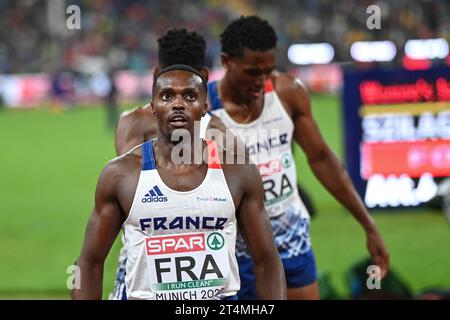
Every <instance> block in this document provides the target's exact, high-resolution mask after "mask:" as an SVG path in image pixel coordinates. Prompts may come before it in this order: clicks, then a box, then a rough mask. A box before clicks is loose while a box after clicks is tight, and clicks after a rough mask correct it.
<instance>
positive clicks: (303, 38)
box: [0, 0, 450, 299]
mask: <svg viewBox="0 0 450 320" xmlns="http://www.w3.org/2000/svg"><path fill="white" fill-rule="evenodd" d="M70 5H77V6H79V8H80V13H81V15H80V17H81V20H80V26H81V29H74V30H69V29H68V28H67V25H66V19H68V17H70V16H71V13H66V9H67V7H68V6H70ZM370 5H377V6H378V7H379V8H380V13H381V17H380V18H381V20H380V21H381V28H380V29H374V30H371V29H369V28H368V27H367V26H366V22H367V19H368V18H369V16H370V15H371V14H370V13H367V12H366V10H367V8H368V7H369V6H370ZM242 14H245V15H248V14H258V15H260V16H262V17H263V18H265V19H267V20H269V22H270V23H271V24H272V25H273V26H274V27H275V29H276V31H277V33H278V37H279V45H278V53H277V54H278V56H277V59H278V61H277V62H278V69H280V70H282V71H286V72H290V73H292V74H293V75H295V76H297V77H299V78H301V79H302V80H303V81H304V83H305V84H306V85H307V87H308V88H309V90H310V92H311V98H312V105H313V112H314V115H315V117H316V119H317V121H318V124H319V126H320V128H321V130H322V132H323V135H324V136H325V139H326V140H327V142H328V143H329V144H330V146H331V147H332V149H333V150H334V151H335V152H336V153H337V155H338V156H339V157H340V158H341V159H342V160H343V161H344V163H345V164H346V165H347V166H348V169H349V171H350V172H351V173H352V178H354V181H355V183H356V184H357V186H358V190H359V191H360V193H361V195H362V197H363V198H364V197H365V192H366V187H367V184H368V180H370V178H371V177H373V176H376V177H381V179H384V178H386V179H387V180H386V181H387V182H385V181H384V180H382V181H383V183H386V184H382V187H381V188H380V187H379V188H378V189H374V190H379V191H380V190H381V191H382V190H383V189H384V187H383V186H385V187H386V189H385V190H388V191H390V192H389V193H390V194H391V195H392V194H394V195H397V193H398V194H399V195H398V196H397V198H396V199H393V198H392V197H389V196H388V195H387V196H386V197H387V198H386V199H381V198H378V200H375V202H374V201H372V202H371V201H369V200H370V199H369V200H367V199H365V200H366V204H368V206H369V207H373V210H371V212H373V216H374V218H375V220H376V222H377V224H378V225H379V228H380V230H381V232H382V235H383V236H384V238H385V241H386V244H387V246H388V248H389V250H390V253H391V263H392V271H393V272H392V274H391V275H392V276H391V278H390V279H389V280H387V281H386V282H383V285H384V283H385V284H386V285H385V286H384V287H383V288H384V289H383V290H384V291H383V292H384V293H385V295H384V296H383V295H379V296H378V297H397V298H398V297H402V298H412V297H416V298H418V297H420V298H430V299H431V298H437V297H438V296H440V297H442V296H444V295H445V294H447V297H448V295H449V291H450V272H449V271H450V232H449V224H448V223H449V221H450V218H446V211H447V212H448V210H447V209H448V207H449V206H450V200H449V199H450V196H448V193H450V192H447V190H448V188H446V182H447V181H448V180H446V178H447V177H448V176H450V151H448V150H449V149H450V139H449V138H450V130H447V131H446V129H447V122H448V123H449V124H450V121H447V120H446V119H447V113H446V111H447V112H448V111H449V110H450V71H449V70H450V56H449V45H448V41H449V40H450V33H449V30H450V4H449V2H448V1H444V0H442V1H439V0H429V1H417V0H414V1H406V0H399V1H394V0H384V1H357V0H342V1H331V0H305V1H288V0H278V1H276V2H275V1H274V2H269V1H262V0H246V1H237V0H236V1H234V0H227V1H223V0H195V1H175V0H165V1H156V0H150V1H137V0H133V1H118V0H117V1H116V0H102V1H100V0H98V1H94V0H79V1H62V0H48V1H41V0H19V1H8V0H0V29H1V30H2V31H1V32H0V141H1V146H2V154H1V156H0V255H1V259H0V298H1V299H11V298H13V299H14V298H26V299H53V298H55V299H67V298H68V294H69V291H68V289H67V288H66V281H67V278H68V277H69V274H68V273H66V270H67V268H68V266H70V265H71V264H73V262H74V261H75V259H76V258H77V256H78V254H79V252H80V249H81V245H82V240H83V235H84V228H85V225H86V222H87V218H88V216H89V214H90V212H91V209H92V205H93V195H94V188H95V184H96V181H97V178H98V175H99V173H100V171H101V169H102V167H103V166H104V165H105V163H106V162H107V161H108V160H109V159H110V158H112V157H114V137H113V124H114V121H115V119H116V117H117V115H118V113H119V112H120V111H122V110H126V109H129V108H131V107H134V106H139V105H142V104H144V103H146V102H147V101H148V100H149V97H150V95H151V85H152V77H151V75H152V67H153V66H154V65H155V63H156V59H157V57H156V39H157V38H158V37H159V36H160V35H161V34H163V33H164V32H165V31H166V30H167V29H169V28H174V27H186V28H188V29H189V30H198V31H200V33H201V34H202V35H203V36H204V37H205V39H206V40H207V44H208V49H207V63H208V67H209V68H210V69H211V70H212V77H213V78H219V77H220V76H221V74H222V72H223V71H222V70H221V68H220V60H219V54H220V45H219V42H218V35H219V34H220V32H221V31H222V30H223V29H224V27H225V26H226V25H227V24H228V23H229V22H230V21H231V20H232V19H234V18H236V17H238V16H239V15H242ZM418 40H422V41H418ZM423 40H427V41H423ZM374 70H375V72H378V73H379V72H381V73H382V72H383V70H395V71H393V73H392V74H391V73H387V76H386V75H384V76H383V73H382V74H381V75H380V74H378V75H377V76H376V77H375V78H376V81H379V84H380V85H385V87H383V88H387V87H388V86H390V85H394V84H414V83H416V80H417V79H419V80H420V79H422V78H423V79H425V80H426V81H429V82H430V83H433V89H436V90H438V86H437V85H435V86H434V82H435V81H436V83H437V81H441V82H439V83H440V84H441V85H440V87H439V88H440V89H439V90H440V91H438V92H437V94H436V97H435V99H434V100H433V99H431V100H424V99H422V100H420V99H419V100H417V101H412V102H415V105H414V106H413V105H411V108H416V109H417V104H420V103H422V102H427V103H428V104H427V105H426V107H425V108H422V107H423V106H419V109H420V110H419V111H417V110H416V109H414V110H416V111H414V112H412V111H411V114H408V108H409V106H408V105H406V103H410V102H411V101H410V100H408V99H407V98H405V99H404V100H401V97H400V100H395V99H394V100H395V101H396V103H397V104H395V106H396V105H398V104H403V106H402V108H403V109H402V110H403V115H404V114H406V115H407V116H409V118H408V119H409V120H410V121H411V122H410V124H411V126H412V127H413V129H414V130H416V129H417V130H418V127H420V126H421V125H420V123H422V122H423V123H425V122H426V120H423V119H422V118H426V119H429V118H430V113H431V114H432V115H431V118H433V119H434V120H436V122H432V123H436V125H440V126H442V130H441V131H442V132H441V131H439V133H435V134H434V135H433V134H430V135H426V136H420V137H417V136H415V138H417V140H418V141H411V137H409V138H408V139H407V141H408V143H416V142H417V143H418V145H417V146H418V147H420V148H421V149H420V150H422V154H421V155H422V156H423V157H435V158H436V157H440V158H439V159H441V158H442V159H444V160H442V161H441V162H439V165H438V166H439V168H437V167H436V166H437V165H435V166H434V167H433V163H431V164H429V165H428V166H426V165H425V166H423V167H419V169H417V168H416V169H415V171H414V172H412V171H411V170H412V169H411V168H405V172H397V171H395V172H390V171H389V170H390V168H391V167H390V164H392V163H393V162H395V161H400V160H398V158H395V159H396V160H392V161H391V160H390V159H389V158H385V159H384V160H383V161H384V162H383V161H382V162H383V163H382V164H381V167H382V168H381V169H380V170H381V171H380V172H376V170H375V169H373V170H372V171H370V170H369V173H368V171H367V166H365V165H366V164H367V163H365V161H368V162H370V163H371V165H372V166H371V167H370V168H378V167H379V165H380V164H379V162H380V161H381V160H379V159H378V158H370V157H369V158H370V159H369V158H367V155H366V156H365V157H362V156H361V155H360V154H359V149H358V148H359V145H360V144H361V147H362V148H363V147H366V148H367V145H370V144H371V143H373V142H374V141H372V140H370V139H367V137H366V136H363V137H362V136H361V135H362V131H363V129H362V128H363V126H364V125H365V124H368V125H370V124H371V123H372V125H373V126H375V129H374V130H380V131H381V132H384V133H386V132H389V130H390V129H392V127H396V126H397V124H398V123H399V122H396V121H397V120H395V119H397V118H395V117H391V115H392V113H396V112H395V111H394V112H392V108H394V107H395V106H394V107H393V104H392V103H391V102H392V101H394V100H392V101H388V102H386V101H384V102H382V103H381V104H382V106H383V107H386V105H389V106H390V107H392V108H391V109H389V108H388V109H389V110H390V111H389V110H388V111H385V112H384V114H383V113H382V114H380V112H378V111H377V112H378V113H377V112H375V113H374V112H372V111H371V112H372V117H371V116H370V115H369V116H368V117H367V116H366V114H365V113H364V112H365V111H364V110H366V111H367V110H368V109H367V107H368V106H367V105H369V107H370V103H365V106H363V107H365V108H366V109H364V110H363V111H364V112H362V113H361V110H359V107H361V105H362V102H361V101H362V100H364V99H363V98H361V97H359V93H358V86H354V87H351V86H347V87H346V88H344V79H347V78H346V76H345V75H346V74H347V73H348V72H350V74H363V78H364V77H366V78H364V79H366V80H367V79H369V80H370V79H371V78H370V77H371V72H373V71H374ZM405 70H407V71H405ZM389 72H390V71H389ZM396 72H397V73H396ZM390 75H394V76H393V78H395V79H394V80H392V79H393V78H389V77H390ZM395 75H399V76H395ZM383 77H384V78H383ZM421 77H422V78H421ZM442 79H443V80H442ZM397 88H399V87H397ZM345 90H347V92H353V93H355V92H356V93H357V97H356V98H354V99H353V100H351V101H350V100H348V97H347V98H346V99H347V100H345V103H344V102H343V99H342V96H345V95H343V92H345ZM399 90H403V89H401V88H400V89H399ZM405 90H408V89H405ZM417 90H419V89H417ZM355 99H356V100H355ZM349 101H350V102H349ZM352 101H353V102H352ZM430 101H431V102H430ZM364 102H367V101H365V100H364ZM346 103H347V105H346ZM389 103H391V104H389ZM430 103H431V104H432V106H431V107H430ZM376 104H377V103H374V105H376ZM378 104H380V103H378ZM350 105H356V109H351V108H350V107H349V106H350ZM361 108H362V107H361ZM427 108H428V109H430V108H431V109H432V110H433V111H429V110H428V109H427ZM436 108H437V109H436ZM431 109H430V110H431ZM352 110H353V111H354V114H355V115H356V118H355V117H350V118H348V117H347V116H348V114H347V115H346V114H345V113H346V112H347V113H348V112H351V111H352ZM344 111H345V112H344ZM358 112H360V113H359V115H360V116H358ZM369 113H370V112H369ZM373 114H375V115H373ZM435 114H436V119H435V118H434V115H435ZM365 118H367V119H369V120H370V119H372V120H374V122H364V121H365ZM391 118H392V119H393V120H392V119H391ZM352 119H353V120H352ZM354 119H356V120H354ZM402 119H404V118H402ZM369 120H368V121H369ZM391 120H392V121H391ZM409 120H406V122H407V121H409ZM422 120H423V121H422ZM434 120H433V121H434ZM345 121H346V122H345ZM349 121H350V122H349ZM352 121H353V122H352ZM390 121H391V122H392V123H391V122H390ZM424 121H425V122H424ZM389 123H391V124H389ZM426 123H430V122H426ZM431 126H433V125H431ZM371 128H372V129H373V128H374V127H371ZM355 130H356V131H355ZM354 132H357V134H356V136H358V138H359V140H357V141H355V139H354V137H352V134H353V133H354ZM447 132H448V133H447ZM366 133H367V132H364V134H366ZM364 139H366V140H364ZM396 139H397V140H396ZM400 140H401V139H400V138H399V137H394V138H392V135H391V137H390V138H389V139H385V140H383V139H381V140H378V141H375V143H377V142H378V143H379V144H381V147H383V146H384V144H385V143H389V142H394V143H397V142H399V141H400ZM424 141H425V142H424ZM430 141H431V142H430ZM401 142H402V141H400V142H399V143H401ZM428 142H430V143H438V144H439V146H440V149H439V150H441V151H442V150H444V151H442V152H441V151H439V152H441V153H439V154H437V155H436V152H437V151H436V152H435V153H433V152H434V151H433V150H434V149H426V148H428V147H429V146H428V145H422V144H421V143H428ZM355 143H356V145H357V146H358V148H356V151H355V150H353V149H352V148H353V146H354V145H355ZM371 146H372V145H370V146H369V147H371ZM408 146H410V145H408ZM424 148H425V149H424ZM373 150H375V151H376V150H378V149H373ZM373 150H372V151H373ZM423 150H425V151H423ZM427 150H428V151H427ZM430 150H431V151H430ZM375 151H373V152H375ZM423 152H425V153H423ZM427 152H428V153H430V154H432V155H431V156H430V155H429V154H428V153H427ZM383 155H384V157H386V155H388V154H387V153H381V156H383ZM417 157H418V156H417ZM296 158H297V162H298V168H299V172H298V176H299V181H300V183H301V185H302V186H303V187H305V189H306V191H307V192H308V194H309V195H310V196H311V198H312V201H313V204H314V206H315V208H316V212H317V213H316V214H315V215H314V218H313V220H312V230H311V233H312V240H313V246H314V248H315V251H316V255H317V263H318V268H319V273H320V275H321V278H320V279H321V280H320V285H321V290H322V291H321V294H322V298H337V299H348V298H362V297H363V298H370V297H372V298H373V297H377V296H376V295H375V296H374V295H370V293H367V292H366V293H365V294H366V295H364V294H363V292H362V291H364V290H362V288H363V287H365V281H366V278H367V274H365V270H363V271H362V272H361V271H360V270H359V269H358V266H361V265H363V262H362V261H364V259H366V258H367V253H366V250H365V237H364V234H363V231H362V229H361V228H360V227H359V226H358V225H357V223H356V222H355V221H354V220H353V219H352V218H351V217H350V215H349V214H348V213H347V212H346V211H345V210H344V209H343V208H342V207H341V206H340V205H339V204H337V202H336V201H334V200H333V199H332V197H331V196H330V195H329V194H328V193H327V192H326V191H325V190H324V189H323V188H322V187H321V186H320V184H319V183H318V182H317V181H316V180H315V178H314V177H313V174H312V173H311V171H310V170H309V168H308V166H307V163H306V160H305V157H304V155H303V154H302V152H301V151H300V149H299V148H298V147H296ZM355 159H356V160H357V161H356V160H355ZM377 159H378V160H377ZM433 159H434V158H433ZM377 161H378V162H377ZM355 163H356V164H355ZM386 163H388V165H386ZM361 165H362V166H363V167H364V168H365V169H362V168H361ZM410 169H411V170H410ZM364 170H366V171H364ZM383 170H384V171H383ZM433 170H434V171H433ZM429 171H431V173H429ZM427 173H429V174H427ZM430 176H431V178H430ZM400 177H402V178H403V180H401V179H400ZM389 178H391V179H390V180H389ZM422 178H423V179H424V180H423V181H425V182H423V183H422V184H420V181H421V179H422ZM396 179H397V180H398V181H400V180H401V181H403V182H404V181H407V183H410V182H411V184H412V187H411V188H410V190H409V192H410V193H411V192H412V193H411V194H412V196H414V197H416V198H417V199H419V200H420V201H419V200H417V199H416V198H414V199H416V200H417V201H416V200H414V201H412V202H411V203H406V202H405V201H403V200H404V198H402V195H404V193H405V192H403V191H399V190H400V189H402V188H403V189H402V190H404V189H405V188H404V184H402V185H401V184H400V182H399V183H397V182H396V181H397V180H396ZM405 179H406V180H405ZM430 179H431V180H430ZM389 181H390V182H391V183H390V184H389ZM392 181H394V182H395V183H392ZM396 183H397V184H396ZM419 186H420V187H419ZM406 189H407V188H406ZM419 189H420V192H419V191H417V190H419ZM411 190H412V191H411ZM408 196H410V194H408V195H407V196H406V197H408ZM402 199H403V200H402ZM377 201H378V202H377ZM394 207H400V208H394ZM447 215H448V214H447ZM448 216H449V217H450V215H448ZM119 245H120V244H119V241H117V242H116V245H115V246H114V248H113V249H112V251H111V253H110V255H109V257H108V260H107V263H106V266H105V273H104V275H105V276H104V297H105V298H107V296H108V293H109V292H110V290H111V288H112V285H113V279H114V276H115V272H116V264H117V255H118V249H119ZM352 268H353V269H352ZM352 270H353V271H352ZM439 290H441V291H440V295H439V294H437V293H438V291H439ZM435 293H436V294H435Z"/></svg>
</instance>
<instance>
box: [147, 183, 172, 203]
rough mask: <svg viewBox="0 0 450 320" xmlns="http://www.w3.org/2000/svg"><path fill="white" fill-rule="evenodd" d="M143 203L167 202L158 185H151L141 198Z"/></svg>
mask: <svg viewBox="0 0 450 320" xmlns="http://www.w3.org/2000/svg"><path fill="white" fill-rule="evenodd" d="M142 202H143V203H149V202H167V197H166V196H164V194H163V193H162V192H161V190H160V189H159V188H158V186H156V185H155V186H153V188H151V189H150V190H149V191H148V192H147V193H146V194H145V196H144V197H143V198H142Z"/></svg>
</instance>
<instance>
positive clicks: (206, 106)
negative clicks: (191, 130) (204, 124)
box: [202, 99, 209, 117]
mask: <svg viewBox="0 0 450 320" xmlns="http://www.w3.org/2000/svg"><path fill="white" fill-rule="evenodd" d="M208 109H209V105H208V99H206V101H205V105H204V106H203V112H202V117H204V116H206V113H207V112H208Z"/></svg>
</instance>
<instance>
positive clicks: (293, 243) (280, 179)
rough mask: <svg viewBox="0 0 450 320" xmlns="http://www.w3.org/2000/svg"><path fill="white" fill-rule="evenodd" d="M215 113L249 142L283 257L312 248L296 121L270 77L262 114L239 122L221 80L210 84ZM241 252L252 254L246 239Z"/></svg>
mask: <svg viewBox="0 0 450 320" xmlns="http://www.w3.org/2000/svg"><path fill="white" fill-rule="evenodd" d="M208 94H209V98H210V102H211V113H213V114H214V115H216V116H218V117H219V118H220V119H221V120H222V122H223V123H224V124H225V126H227V127H228V128H229V129H231V130H232V132H233V134H234V135H236V136H238V137H240V138H241V140H242V141H243V142H244V143H245V146H246V148H247V152H248V154H249V157H250V159H251V160H252V162H253V163H255V164H256V165H257V166H258V168H259V171H260V174H261V177H262V180H263V186H264V201H265V207H266V211H267V213H268V214H269V217H270V218H271V222H272V228H273V232H274V237H275V242H276V244H277V247H278V251H279V253H280V256H281V257H282V258H289V257H291V256H293V255H298V254H301V253H305V252H307V251H309V249H310V246H311V243H310V239H309V230H308V226H309V213H308V211H307V210H306V208H305V205H304V204H303V201H302V200H301V198H300V196H299V194H298V190H297V171H296V166H295V160H294V157H293V154H292V142H293V133H294V123H293V121H292V119H291V118H290V116H289V115H288V114H287V112H286V110H285V109H284V107H283V105H282V104H281V101H280V99H279V97H278V95H277V94H276V92H275V90H273V88H272V84H271V81H268V82H267V84H266V88H265V95H264V106H263V109H262V112H261V114H260V116H259V117H258V118H257V119H256V120H254V121H252V122H250V123H238V122H236V121H234V120H233V119H232V118H231V116H230V115H229V114H228V113H227V112H226V110H225V109H224V108H223V106H222V103H221V100H220V97H219V94H218V90H217V82H212V83H210V84H209V85H208ZM236 250H237V255H238V257H240V256H245V257H249V254H248V252H247V250H246V248H245V245H244V243H243V241H242V239H238V246H237V249H236Z"/></svg>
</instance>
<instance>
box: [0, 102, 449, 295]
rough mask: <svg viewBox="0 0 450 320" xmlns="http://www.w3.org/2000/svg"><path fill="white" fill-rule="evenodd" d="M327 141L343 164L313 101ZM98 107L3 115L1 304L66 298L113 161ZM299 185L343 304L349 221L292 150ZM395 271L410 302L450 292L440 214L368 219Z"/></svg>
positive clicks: (351, 259)
mask: <svg viewBox="0 0 450 320" xmlns="http://www.w3.org/2000/svg"><path fill="white" fill-rule="evenodd" d="M313 106H314V114H315V115H316V118H317V122H318V124H319V126H320V128H321V131H322V132H323V135H324V137H325V139H326V140H327V141H328V143H329V144H330V145H331V147H332V148H333V150H335V151H336V153H337V155H338V156H339V157H341V156H342V150H343V148H342V128H341V121H340V117H341V115H340V105H339V100H338V99H337V98H336V97H328V96H313ZM104 113H105V112H104V110H103V109H101V108H78V109H73V110H68V111H65V112H55V111H51V110H50V109H47V108H41V109H39V110H32V111H15V110H0V141H1V146H2V155H1V157H0V213H1V215H0V253H1V255H2V258H1V263H0V298H31V299H40V298H48V299H54V298H58V299H66V298H68V297H69V291H68V289H67V288H66V282H67V279H68V277H69V274H68V273H67V272H66V271H67V269H68V267H69V266H70V265H72V264H73V263H74V261H75V259H76V258H77V257H78V255H79V253H80V249H81V245H82V241H83V236H84V229H85V227H86V222H87V219H88V217H89V215H90V212H91V210H92V206H93V201H94V190H95V185H96V182H97V178H98V176H99V174H100V172H101V170H102V168H103V166H104V165H105V164H106V163H107V161H108V160H109V159H111V158H112V157H114V140H113V134H112V132H111V131H110V130H108V129H107V128H106V115H105V114H104ZM296 158H297V166H298V176H299V179H300V182H301V184H302V186H304V187H305V188H306V190H307V191H308V193H309V194H310V195H311V197H312V198H313V200H314V202H315V205H316V207H317V208H318V214H317V217H315V218H314V219H313V221H312V227H311V233H312V242H313V247H314V249H315V252H316V258H317V264H318V268H319V273H320V274H328V275H329V277H330V279H331V284H332V285H333V286H334V287H335V288H336V290H337V292H338V294H339V295H340V296H341V297H346V296H347V295H348V294H349V288H348V286H347V285H346V282H345V273H346V271H347V270H348V268H350V267H351V266H352V265H353V264H354V263H355V262H357V261H358V260H360V259H361V258H363V257H365V256H366V251H365V238H364V234H363V231H362V229H361V228H360V227H359V226H358V224H357V223H356V222H355V220H354V219H353V218H352V217H351V216H350V214H348V213H346V211H345V210H344V209H342V207H341V206H340V205H338V204H337V203H336V201H334V200H333V199H332V197H331V196H330V195H329V194H328V193H327V192H326V191H325V190H324V189H323V188H322V187H321V185H320V184H319V183H318V182H317V181H316V180H315V178H314V177H313V175H312V173H311V171H310V170H309V168H308V166H307V164H306V161H305V158H304V155H303V154H302V153H301V151H300V150H299V149H298V148H296ZM374 217H375V220H376V221H377V223H378V225H379V227H380V230H381V232H382V234H383V236H384V237H385V240H386V243H387V245H388V248H389V250H390V253H391V261H392V266H393V269H394V270H395V271H397V272H398V274H399V275H400V276H401V277H402V279H404V280H405V282H407V284H408V285H409V286H410V287H411V289H412V290H413V291H414V293H418V292H420V291H421V290H423V289H425V288H427V287H431V286H446V287H450V273H449V272H448V270H449V266H450V254H449V253H450V252H449V247H450V232H449V227H448V224H447V222H446V219H445V217H444V215H443V214H442V213H440V212H434V211H426V210H420V211H418V210H403V211H401V212H396V211H383V212H378V213H376V214H374ZM119 248H120V241H116V244H115V245H114V247H113V248H112V250H111V252H110V254H109V256H108V259H107V261H106V264H105V272H104V298H107V296H108V293H109V292H110V291H111V289H112V285H113V281H114V277H115V272H116V265H117V256H118V251H119Z"/></svg>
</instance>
